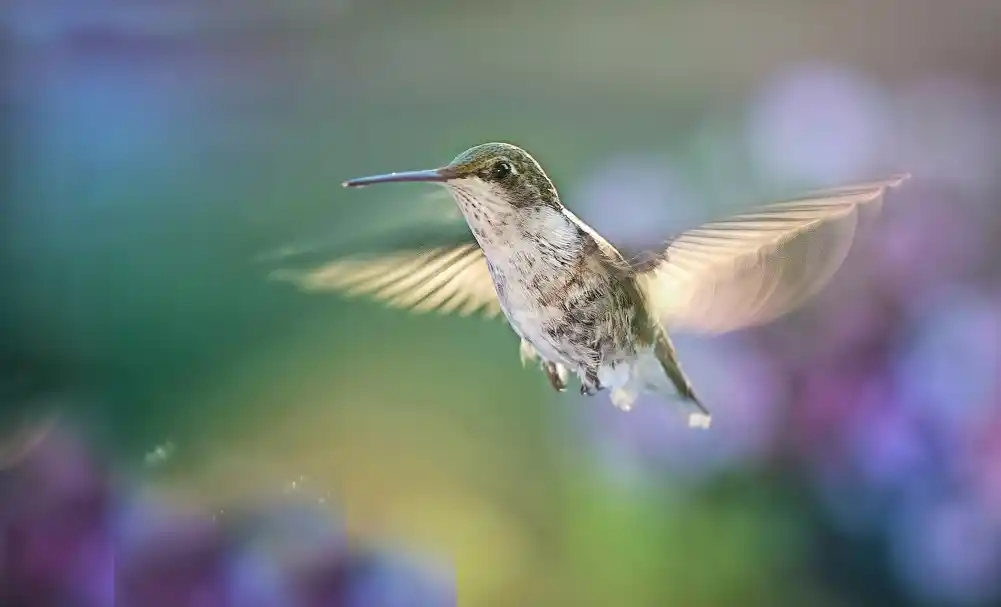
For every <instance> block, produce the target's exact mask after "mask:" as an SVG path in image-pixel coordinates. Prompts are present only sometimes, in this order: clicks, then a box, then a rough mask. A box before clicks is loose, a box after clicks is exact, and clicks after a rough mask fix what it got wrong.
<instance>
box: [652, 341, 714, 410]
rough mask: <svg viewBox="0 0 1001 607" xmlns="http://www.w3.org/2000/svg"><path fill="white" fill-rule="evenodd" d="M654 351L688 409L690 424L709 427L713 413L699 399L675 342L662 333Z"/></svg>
mask: <svg viewBox="0 0 1001 607" xmlns="http://www.w3.org/2000/svg"><path fill="white" fill-rule="evenodd" d="M654 353H655V354H656V356H657V360H658V361H660V365H661V367H662V368H663V369H664V373H665V374H666V375H667V377H668V379H670V380H671V383H672V384H674V389H675V390H676V391H677V392H678V396H679V397H681V400H682V402H683V403H684V404H685V405H686V408H687V409H688V425H689V426H690V427H692V428H708V427H709V425H710V423H711V422H712V415H711V414H710V413H709V410H708V409H706V407H705V405H703V404H702V402H701V401H700V400H699V397H698V396H696V395H695V388H693V387H692V382H691V381H689V379H688V377H687V376H686V375H685V372H684V371H683V370H682V369H681V364H680V363H679V362H678V355H677V352H676V351H675V349H674V344H672V343H671V340H670V338H669V337H668V336H667V335H664V334H663V333H662V334H661V335H660V336H658V338H657V341H656V342H655V344H654Z"/></svg>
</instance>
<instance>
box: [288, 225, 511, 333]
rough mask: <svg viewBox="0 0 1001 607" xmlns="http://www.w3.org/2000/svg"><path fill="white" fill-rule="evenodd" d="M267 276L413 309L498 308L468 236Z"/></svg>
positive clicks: (488, 313) (479, 255) (308, 288)
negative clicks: (424, 247) (434, 244)
mask: <svg viewBox="0 0 1001 607" xmlns="http://www.w3.org/2000/svg"><path fill="white" fill-rule="evenodd" d="M271 277H272V278H273V279H275V280H285V281H288V282H291V283H294V284H295V285H297V286H298V287H299V288H301V289H303V290H304V291H312V292H318V291H340V292H342V293H344V294H346V295H349V296H368V297H371V298H373V299H376V300H379V301H381V302H383V303H384V304H386V305H388V306H390V307H395V308H409V309H411V310H413V311H415V312H432V311H437V312H441V313H448V312H455V313H458V314H461V315H463V316H465V315H469V314H472V313H474V312H481V313H482V314H484V315H485V316H487V317H493V316H496V315H497V314H498V313H499V312H500V303H499V301H498V299H497V292H496V291H495V290H494V283H493V279H492V278H491V276H490V271H489V269H488V268H487V262H486V258H485V257H484V255H483V250H482V249H480V247H479V245H478V244H477V243H476V242H475V240H473V238H472V235H469V238H468V239H466V240H465V241H464V242H458V243H453V244H448V245H441V246H433V247H429V248H427V249H422V248H416V247H413V248H403V249H397V250H395V251H390V252H384V253H370V254H364V255H354V256H348V257H343V258H338V259H334V260H333V261H328V262H326V263H322V264H320V265H318V266H316V267H313V268H310V269H305V270H291V269H283V270H276V271H275V272H272V274H271Z"/></svg>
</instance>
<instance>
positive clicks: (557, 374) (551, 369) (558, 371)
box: [542, 362, 567, 392]
mask: <svg viewBox="0 0 1001 607" xmlns="http://www.w3.org/2000/svg"><path fill="white" fill-rule="evenodd" d="M542 370H543V371H545V372H546V377H548V378H549V384H550V385H551V386H552V387H553V389H554V390H556V391H557V392H563V391H564V390H566V389H567V370H566V369H565V368H564V367H563V366H562V365H559V364H557V363H551V362H544V363H542Z"/></svg>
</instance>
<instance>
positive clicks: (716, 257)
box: [273, 143, 908, 428]
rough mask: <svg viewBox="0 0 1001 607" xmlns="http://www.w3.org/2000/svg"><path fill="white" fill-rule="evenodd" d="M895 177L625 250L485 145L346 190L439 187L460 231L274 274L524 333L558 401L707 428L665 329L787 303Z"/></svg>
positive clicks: (718, 327)
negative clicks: (640, 408)
mask: <svg viewBox="0 0 1001 607" xmlns="http://www.w3.org/2000/svg"><path fill="white" fill-rule="evenodd" d="M907 177H908V175H898V176H894V177H892V178H889V179H885V180H882V181H873V182H870V183H860V184H855V185H849V186H846V187H840V188H834V189H828V190H823V191H817V192H813V193H810V194H806V195H803V196H801V197H799V198H796V199H793V200H788V201H784V202H778V203H774V204H770V205H767V206H760V207H757V208H752V209H750V210H748V211H746V212H744V213H741V214H738V215H735V216H733V217H730V218H727V219H721V220H718V221H710V222H708V223H705V224H703V225H701V226H698V227H696V228H693V229H690V230H687V231H684V232H682V233H680V234H677V235H676V236H675V237H673V238H671V239H669V240H667V241H666V242H664V243H663V244H662V245H661V246H658V247H656V248H654V249H652V250H649V251H642V252H639V253H638V254H635V255H624V254H623V253H622V252H620V251H619V250H618V249H616V248H615V247H614V246H612V245H611V244H610V243H609V242H608V241H606V240H605V239H604V238H602V237H601V235H600V234H598V232H596V231H595V230H594V229H592V228H591V227H590V226H588V225H587V224H585V223H584V222H583V221H581V220H580V219H579V218H578V217H577V216H575V215H574V214H573V213H572V212H571V211H570V210H569V209H567V208H566V207H565V206H563V203H562V202H561V200H560V197H559V194H558V193H557V191H556V187H555V186H554V185H553V183H552V181H550V179H549V177H548V176H547V175H546V173H545V171H543V169H542V167H541V166H540V165H539V163H538V162H536V160H535V159H534V158H533V157H532V156H531V155H530V154H529V153H528V152H526V151H525V150H523V149H521V148H519V147H517V146H514V145H511V144H507V143H486V144H482V145H477V146H475V147H473V148H470V149H468V150H466V151H465V152H463V153H462V154H460V155H459V156H458V157H456V158H455V160H453V161H452V162H450V163H449V164H447V165H445V166H443V167H441V168H437V169H431V170H423V171H409V172H403V173H390V174H384V175H376V176H372V177H362V178H358V179H352V180H350V181H347V182H345V183H344V186H345V187H361V186H367V185H372V184H377V183H389V182H429V183H435V184H440V185H442V186H444V187H445V188H446V189H447V190H448V191H449V193H450V194H451V195H452V198H453V199H454V201H455V203H456V205H457V206H458V209H459V211H460V212H461V215H462V218H463V219H464V220H465V225H466V226H468V228H467V229H463V230H461V231H452V232H450V233H448V234H446V233H445V232H446V230H442V231H441V233H437V234H431V235H428V234H424V235H420V236H419V237H417V235H416V234H415V235H414V236H415V238H414V241H415V242H412V243H410V244H409V245H401V246H399V247H396V248H395V249H394V250H391V251H384V252H381V253H379V254H374V255H373V254H369V255H346V256H344V257H341V258H337V259H334V260H332V261H327V262H325V263H323V264H321V265H319V266H317V267H313V268H309V269H305V270H292V269H284V270H277V271H275V272H274V273H273V278H276V279H280V280H287V281H291V282H292V283H294V284H296V285H297V286H298V287H300V288H301V289H303V290H306V291H340V292H343V293H344V294H346V295H352V296H359V295H364V296H368V297H371V298H374V299H376V300H380V301H382V302H383V303H384V304H386V305H389V306H393V307H398V308H409V309H411V310H414V311H416V312H431V311H439V312H453V313H458V314H464V315H468V314H473V313H479V314H482V315H485V316H487V317H494V316H497V315H499V314H503V315H504V317H505V318H506V319H507V321H508V323H509V324H510V326H511V328H512V329H513V330H514V332H515V333H516V334H517V335H518V336H519V337H520V339H521V346H520V354H521V359H522V362H523V363H528V362H530V361H534V360H538V361H539V364H540V366H541V368H542V371H543V372H544V373H545V375H546V377H547V378H548V380H549V383H550V384H551V385H552V387H553V388H554V389H556V390H557V391H560V392H562V391H564V390H565V389H566V387H567V381H568V376H569V374H570V373H573V374H574V375H576V376H577V378H578V379H579V380H580V391H581V393H582V394H586V395H594V394H597V393H598V392H600V391H604V390H607V391H608V392H609V395H610V398H611V401H612V402H613V403H614V404H615V405H616V406H617V407H619V408H620V409H623V410H629V409H630V408H632V406H633V403H634V402H635V401H636V399H637V398H638V396H639V395H640V394H641V393H644V392H653V393H659V394H663V395H667V396H670V397H672V398H673V400H674V401H675V402H677V403H680V404H681V405H682V410H683V411H684V412H685V413H687V415H688V423H689V425H690V426H692V427H702V428H707V427H708V426H709V423H710V419H711V418H710V414H709V411H708V409H707V408H706V407H705V406H704V404H703V403H702V402H701V401H700V399H699V398H698V396H696V393H695V390H694V388H693V387H692V384H691V382H690V381H689V380H688V378H687V377H686V375H685V373H684V371H683V370H682V368H681V365H680V364H679V362H678V357H677V353H676V351H675V348H674V346H673V345H672V343H671V339H670V337H669V335H668V331H669V330H670V331H689V332H696V333H703V334H719V333H725V332H729V331H734V330H737V329H742V328H746V327H751V326H755V325H760V324H763V323H766V322H769V321H772V320H775V319H776V318H778V317H779V316H781V315H783V314H785V313H786V312H789V311H790V310H792V309H794V308H796V307H797V306H799V305H800V304H802V303H803V302H804V301H806V300H807V299H808V298H809V297H811V296H812V295H814V294H816V293H817V292H818V291H819V290H820V289H821V288H822V287H823V286H824V285H825V284H826V283H827V282H828V281H829V280H830V278H831V277H832V275H833V274H834V273H835V271H836V270H837V269H838V267H839V266H840V265H841V263H842V262H843V261H844V259H845V257H846V256H847V254H848V250H849V248H850V246H851V243H852V240H853V238H854V235H855V232H856V228H857V227H858V224H859V221H860V219H861V218H862V215H863V213H864V211H866V210H868V209H876V208H878V207H879V203H880V202H881V201H882V199H883V197H884V193H885V191H886V190H887V189H888V188H891V187H895V186H898V185H899V184H901V183H902V182H903V181H904V180H906V179H907ZM459 225H460V226H461V225H462V223H461V222H459Z"/></svg>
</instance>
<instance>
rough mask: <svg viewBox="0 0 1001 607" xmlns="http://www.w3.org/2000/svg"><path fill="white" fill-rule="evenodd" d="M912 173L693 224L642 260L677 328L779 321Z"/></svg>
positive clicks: (661, 311) (720, 329) (828, 272)
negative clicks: (890, 190)
mask: <svg viewBox="0 0 1001 607" xmlns="http://www.w3.org/2000/svg"><path fill="white" fill-rule="evenodd" d="M907 177H908V175H900V176H897V177H893V178H891V179H886V180H883V181H874V182H871V183H864V184H856V185H851V186H846V187H840V188H834V189H828V190H821V191H816V192H813V193H810V194H808V195H806V196H804V197H802V198H799V199H796V200H790V201H786V202H780V203H776V204H772V205H768V206H764V207H759V208H757V209H752V210H750V211H748V212H746V213H742V214H740V215H737V216H735V217H732V218H730V219H726V220H722V221H713V222H709V223H706V224H704V225H702V226H699V227H697V228H694V229H692V230H688V231H687V232H684V233H682V234H680V235H679V236H678V237H677V238H675V239H674V240H673V241H671V242H669V243H668V244H667V246H666V248H665V249H663V250H661V251H660V252H657V253H655V254H654V255H653V257H652V259H653V261H652V262H651V261H650V259H651V256H649V255H647V256H646V257H645V259H646V261H644V262H643V263H642V265H641V266H640V265H637V271H638V272H640V276H641V278H642V279H643V280H644V282H645V284H646V287H647V289H648V292H649V293H650V296H651V300H652V301H653V305H654V307H655V309H656V310H657V313H658V316H659V317H660V318H661V319H662V320H663V322H664V323H665V324H666V325H667V326H668V327H670V328H674V329H680V330H688V331H694V332H699V333H724V332H728V331H734V330H737V329H741V328H745V327H750V326H754V325H759V324H763V323H766V322H769V321H772V320H774V319H776V318H778V317H779V316H781V315H783V314H785V313H787V312H789V311H791V310H793V309H794V308H796V307H797V306H799V305H801V304H802V303H803V302H805V301H806V300H807V299H809V298H810V297H811V296H812V295H814V294H816V293H817V292H818V291H819V290H820V289H821V288H823V287H824V286H825V285H826V284H827V282H828V281H829V280H830V279H831V277H832V276H833V275H834V273H835V272H836V271H837V269H838V268H839V267H840V266H841V264H842V262H843V261H844V260H845V258H846V257H847V255H848V251H849V249H850V247H851V244H852V241H853V239H854V236H855V232H856V229H857V227H858V226H859V222H860V221H861V220H864V219H866V218H867V216H868V214H869V212H871V211H876V210H878V208H879V206H880V204H881V202H882V199H883V195H884V193H885V191H886V190H887V188H891V187H896V186H898V185H900V184H901V183H902V182H903V181H904V180H906V179H907Z"/></svg>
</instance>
